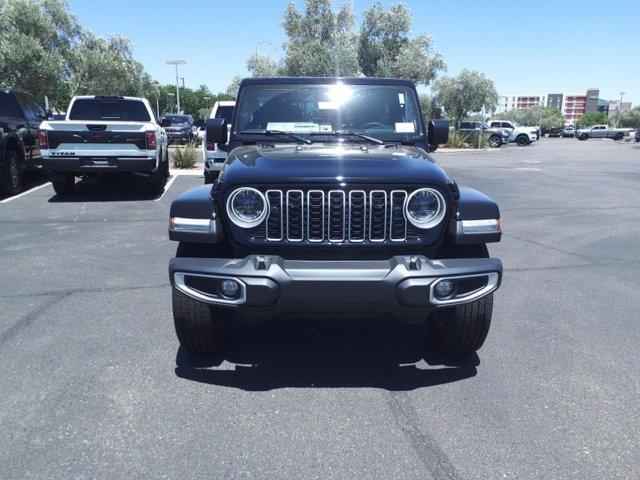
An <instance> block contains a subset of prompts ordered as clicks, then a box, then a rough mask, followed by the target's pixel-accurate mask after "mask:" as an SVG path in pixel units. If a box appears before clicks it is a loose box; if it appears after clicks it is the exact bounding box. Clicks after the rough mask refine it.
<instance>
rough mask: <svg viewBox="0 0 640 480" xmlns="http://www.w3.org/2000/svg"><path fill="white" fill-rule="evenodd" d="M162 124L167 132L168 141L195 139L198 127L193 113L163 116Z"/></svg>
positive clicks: (181, 141) (180, 141)
mask: <svg viewBox="0 0 640 480" xmlns="http://www.w3.org/2000/svg"><path fill="white" fill-rule="evenodd" d="M161 123H162V125H163V126H164V129H165V131H166V132H167V142H169V144H171V143H175V142H178V143H188V142H191V141H193V140H194V139H195V137H196V131H197V127H196V126H195V120H194V119H193V117H192V116H191V115H176V114H173V113H172V114H167V115H164V116H163V117H162V120H161Z"/></svg>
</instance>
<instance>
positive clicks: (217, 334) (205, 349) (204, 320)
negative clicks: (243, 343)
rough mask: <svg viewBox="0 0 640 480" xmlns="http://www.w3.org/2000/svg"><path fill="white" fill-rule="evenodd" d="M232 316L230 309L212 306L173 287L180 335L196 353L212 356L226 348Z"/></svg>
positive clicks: (181, 340) (177, 332) (174, 312)
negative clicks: (224, 346)
mask: <svg viewBox="0 0 640 480" xmlns="http://www.w3.org/2000/svg"><path fill="white" fill-rule="evenodd" d="M230 315H231V312H230V310H228V309H224V308H219V307H212V306H210V305H208V304H206V303H203V302H200V301H198V300H195V299H193V298H191V297H189V296H188V295H185V294H184V293H182V292H181V291H179V290H178V289H177V288H175V287H174V288H173V321H174V325H175V328H176V335H177V336H178V341H179V342H180V345H182V346H183V347H185V348H186V349H187V350H189V352H190V353H191V354H193V355H208V354H212V353H216V352H218V351H219V350H220V349H221V348H222V346H223V343H224V337H225V334H226V332H227V328H228V320H229V317H230Z"/></svg>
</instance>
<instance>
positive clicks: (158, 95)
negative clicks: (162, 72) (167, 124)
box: [153, 80, 160, 120]
mask: <svg viewBox="0 0 640 480" xmlns="http://www.w3.org/2000/svg"><path fill="white" fill-rule="evenodd" d="M153 84H154V85H155V86H156V119H157V120H160V82H158V81H157V80H155V81H154V82H153Z"/></svg>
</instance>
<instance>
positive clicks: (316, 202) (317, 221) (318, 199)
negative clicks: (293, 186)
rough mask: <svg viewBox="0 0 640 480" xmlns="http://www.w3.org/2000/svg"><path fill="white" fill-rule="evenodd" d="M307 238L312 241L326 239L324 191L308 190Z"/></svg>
mask: <svg viewBox="0 0 640 480" xmlns="http://www.w3.org/2000/svg"><path fill="white" fill-rule="evenodd" d="M307 239H308V240H309V241H310V242H322V241H323V240H324V192H323V191H322V190H309V191H308V192H307Z"/></svg>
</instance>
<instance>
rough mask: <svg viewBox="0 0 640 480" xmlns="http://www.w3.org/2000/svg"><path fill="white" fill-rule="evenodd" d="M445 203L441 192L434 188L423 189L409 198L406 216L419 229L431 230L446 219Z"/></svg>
mask: <svg viewBox="0 0 640 480" xmlns="http://www.w3.org/2000/svg"><path fill="white" fill-rule="evenodd" d="M444 212H445V203H444V198H443V196H442V194H441V193H440V192H438V191H437V190H434V189H433V188H421V189H419V190H416V191H414V192H413V193H411V195H409V198H407V203H406V204H405V214H406V216H407V219H408V220H409V221H410V222H411V223H412V224H413V225H414V226H416V227H418V228H431V227H435V226H436V225H437V224H439V223H440V222H441V221H442V219H443V218H444Z"/></svg>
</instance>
